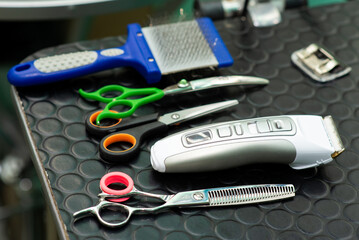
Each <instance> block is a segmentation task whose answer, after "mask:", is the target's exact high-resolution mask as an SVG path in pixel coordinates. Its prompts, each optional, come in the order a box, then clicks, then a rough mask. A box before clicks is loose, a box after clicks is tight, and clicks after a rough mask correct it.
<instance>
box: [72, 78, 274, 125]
mask: <svg viewBox="0 0 359 240" xmlns="http://www.w3.org/2000/svg"><path fill="white" fill-rule="evenodd" d="M268 83H269V81H268V80H267V79H264V78H259V77H250V76H221V77H210V78H203V79H199V80H193V81H190V82H189V81H186V80H185V79H183V80H181V81H180V82H179V83H178V84H175V85H172V86H169V87H167V88H165V89H163V90H161V89H158V88H154V87H152V88H127V87H124V86H120V85H108V86H105V87H102V88H100V89H98V90H97V91H94V92H85V91H84V90H82V89H79V93H80V95H81V96H82V97H84V98H87V99H92V100H96V101H100V102H104V103H107V105H106V107H105V108H104V110H103V111H102V112H100V113H98V114H97V116H96V124H97V125H100V121H101V120H102V119H105V118H112V119H120V118H126V117H129V116H131V115H132V114H133V113H134V112H135V111H136V109H137V108H139V107H140V106H143V105H145V104H148V103H150V102H154V101H157V100H159V99H161V98H163V97H164V96H167V95H176V94H182V93H187V92H193V91H200V90H204V89H210V88H216V87H224V86H233V85H253V86H255V85H265V84H268ZM114 91H116V92H120V93H121V94H120V95H119V96H117V97H105V96H103V95H105V94H106V93H108V92H114ZM136 96H137V97H140V96H143V97H141V98H137V99H129V98H130V97H136ZM119 105H122V106H127V107H129V109H128V110H126V111H123V112H118V111H111V109H113V108H114V107H115V106H119Z"/></svg>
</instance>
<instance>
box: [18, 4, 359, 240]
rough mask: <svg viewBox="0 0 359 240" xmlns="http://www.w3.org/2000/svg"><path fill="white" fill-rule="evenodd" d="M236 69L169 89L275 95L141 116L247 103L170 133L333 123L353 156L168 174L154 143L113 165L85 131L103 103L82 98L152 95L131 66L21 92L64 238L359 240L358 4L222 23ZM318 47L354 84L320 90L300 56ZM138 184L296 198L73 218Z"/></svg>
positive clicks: (169, 101) (214, 95)
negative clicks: (106, 194) (297, 120)
mask: <svg viewBox="0 0 359 240" xmlns="http://www.w3.org/2000/svg"><path fill="white" fill-rule="evenodd" d="M216 27H217V29H218V31H219V32H220V34H221V36H222V37H223V39H224V41H225V43H226V45H227V47H228V48H229V50H230V52H231V54H232V56H233V58H234V59H235V63H234V65H233V66H232V67H230V68H227V69H222V70H220V71H216V70H211V69H207V70H203V71H195V72H188V73H184V74H181V75H174V76H169V77H167V78H165V79H164V80H163V81H162V82H161V83H160V84H158V85H156V87H159V88H164V87H165V86H168V85H170V84H173V83H175V82H176V81H177V80H179V79H180V78H181V77H186V78H187V79H195V78H199V77H204V76H212V75H230V74H242V75H255V76H260V77H264V78H268V79H269V80H270V84H269V85H268V86H266V87H264V88H255V89H243V88H240V87H230V88H223V89H211V90H207V91H203V92H200V93H191V94H186V95H182V96H180V97H176V98H171V97H166V98H165V99H162V100H160V101H158V102H156V103H153V104H149V105H147V106H145V107H141V108H140V109H138V111H136V116H139V115H146V114H150V113H154V112H157V111H160V112H166V111H174V110H178V109H184V108H188V107H192V106H198V105H201V104H206V103H211V102H217V101H221V100H228V99H238V100H239V101H240V104H239V105H238V106H237V107H235V108H234V109H232V110H231V111H224V112H221V113H218V114H214V115H211V116H209V117H203V118H201V119H197V120H193V121H191V122H188V123H185V124H181V125H179V126H175V127H172V128H171V129H170V132H169V134H170V133H174V132H178V131H180V130H184V129H187V128H190V127H194V126H199V125H203V124H207V123H212V122H221V121H228V120H235V119H245V118H252V117H259V116H270V115H281V114H315V115H322V116H324V115H332V116H333V118H334V120H335V122H336V124H337V126H338V130H339V133H340V135H341V137H342V140H343V142H344V144H345V147H346V151H345V152H344V153H343V154H342V155H340V156H339V157H338V158H337V159H336V160H335V161H333V162H331V163H329V164H327V165H325V166H321V167H318V168H313V169H308V170H302V171H296V170H293V169H291V168H290V167H289V166H286V165H279V164H253V165H248V166H244V167H239V168H235V169H229V170H226V171H218V172H211V173H194V174H161V173H158V172H155V171H154V170H153V169H152V167H151V165H150V153H149V149H150V147H151V146H152V145H153V144H154V142H155V141H156V140H158V139H160V138H161V136H153V137H151V139H150V140H148V141H146V143H145V144H143V146H142V148H141V153H140V155H139V156H138V157H137V158H135V159H133V160H131V161H128V162H121V161H120V160H119V162H118V164H108V163H105V162H103V161H102V160H101V159H100V158H99V154H98V142H99V139H96V138H94V137H92V136H91V135H89V134H88V133H86V130H85V125H84V122H85V117H86V116H87V114H88V113H89V112H91V111H93V110H96V109H100V108H103V107H104V104H99V103H98V102H93V101H87V100H84V99H82V98H81V97H80V96H79V94H78V89H79V88H83V89H84V90H87V91H91V90H96V89H98V88H100V87H102V86H104V85H108V84H122V85H124V86H127V87H146V86H147V85H146V83H145V81H144V80H143V78H142V77H141V76H140V75H139V74H137V73H136V72H135V71H134V70H131V69H126V68H120V69H115V70H111V71H107V72H102V73H99V74H95V75H92V76H87V77H84V78H81V79H72V80H69V81H64V82H61V83H57V84H51V85H46V86H45V85H44V86H37V87H28V88H17V89H15V93H18V96H19V98H16V101H17V103H21V104H22V106H23V109H21V108H20V107H19V109H18V110H19V111H20V113H21V114H23V115H22V116H26V120H27V122H28V125H27V126H25V130H26V129H27V130H28V131H29V133H30V134H29V136H30V140H33V144H32V148H33V152H34V157H35V158H34V164H35V166H36V167H37V170H38V173H39V175H40V176H42V182H43V188H44V192H45V195H46V196H47V199H48V201H49V202H50V203H51V205H52V210H53V212H54V213H55V219H57V223H58V226H59V231H60V236H62V237H66V236H68V237H69V238H70V239H136V240H139V239H167V240H172V239H203V240H204V239H206V240H210V239H355V238H359V229H358V223H359V199H358V193H359V156H358V154H359V121H358V118H359V101H358V99H359V77H358V76H359V74H358V73H359V3H358V2H350V3H347V4H344V5H331V6H328V7H321V8H317V9H312V10H291V11H287V12H286V13H285V14H284V16H283V21H282V22H281V23H280V24H279V25H278V26H275V27H272V28H266V29H255V28H251V27H249V26H248V25H247V24H246V23H243V22H241V21H240V20H239V19H232V20H226V21H221V22H216ZM124 42H125V38H123V37H119V38H117V37H113V38H107V39H101V40H98V41H88V42H80V43H74V44H70V45H64V46H58V47H54V48H49V49H44V50H42V51H39V52H37V53H35V54H34V55H32V56H30V57H28V58H27V59H26V60H30V59H33V58H38V57H44V56H48V55H52V54H60V53H66V52H71V51H80V50H91V49H100V48H109V47H114V46H119V45H122V44H123V43H124ZM310 43H319V44H322V45H323V46H325V47H326V48H327V49H329V50H330V51H331V52H333V53H334V54H335V55H336V56H337V57H338V58H339V59H340V60H341V61H342V62H344V63H345V64H348V65H349V66H351V67H352V68H353V70H352V72H351V74H350V75H349V76H346V77H343V78H341V79H338V80H335V81H333V82H329V83H326V84H320V83H318V82H314V81H312V80H310V79H309V78H308V77H307V76H306V75H304V74H303V73H302V72H301V71H299V70H298V69H297V68H295V67H294V66H293V65H292V64H291V62H290V54H291V53H292V52H293V51H295V50H297V49H299V48H302V47H305V46H307V45H308V44H310ZM112 171H122V172H125V173H127V174H129V175H130V176H131V177H132V178H133V179H134V182H135V185H136V187H138V188H139V189H141V190H143V191H148V192H153V193H176V192H179V191H184V190H194V189H203V188H212V187H223V186H236V185H244V184H260V183H292V184H294V185H295V187H296V196H295V197H294V198H292V199H289V200H284V201H279V202H271V203H265V204H252V205H241V206H233V207H222V208H220V207H218V208H191V209H185V208H182V209H175V208H174V209H168V210H166V211H163V212H161V213H158V214H144V215H138V216H134V217H133V218H132V219H131V220H130V222H129V223H128V224H127V225H125V226H124V227H121V228H116V229H110V228H107V227H104V226H102V225H101V224H100V223H99V222H98V221H97V219H96V218H95V217H87V218H83V219H81V220H78V221H76V222H74V219H73V217H72V214H73V213H74V212H75V211H78V210H80V209H83V208H87V207H90V206H93V205H95V204H96V203H97V202H98V198H97V194H98V193H99V191H100V190H99V181H100V178H101V177H102V176H103V175H104V174H105V173H107V172H112Z"/></svg>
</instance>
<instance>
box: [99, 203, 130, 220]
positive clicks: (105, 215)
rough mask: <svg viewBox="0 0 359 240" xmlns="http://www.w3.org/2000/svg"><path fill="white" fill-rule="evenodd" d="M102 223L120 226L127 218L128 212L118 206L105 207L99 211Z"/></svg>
mask: <svg viewBox="0 0 359 240" xmlns="http://www.w3.org/2000/svg"><path fill="white" fill-rule="evenodd" d="M99 214H100V217H101V218H102V220H103V221H105V222H107V223H110V224H121V223H122V222H123V221H125V220H126V219H127V218H128V215H129V212H128V211H127V210H126V209H124V208H123V207H120V206H111V205H110V206H105V207H103V208H101V209H100V211H99Z"/></svg>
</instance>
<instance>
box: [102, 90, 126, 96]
mask: <svg viewBox="0 0 359 240" xmlns="http://www.w3.org/2000/svg"><path fill="white" fill-rule="evenodd" d="M122 94H123V92H121V91H116V90H111V91H106V92H103V93H101V94H100V95H101V97H105V98H116V97H119V96H121V95H122Z"/></svg>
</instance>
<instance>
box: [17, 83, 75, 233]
mask: <svg viewBox="0 0 359 240" xmlns="http://www.w3.org/2000/svg"><path fill="white" fill-rule="evenodd" d="M10 91H11V96H12V99H13V102H14V104H15V108H16V113H17V115H18V118H19V121H20V125H21V127H22V130H23V133H24V135H25V138H26V141H27V143H28V145H29V148H30V153H31V159H32V162H33V164H34V167H35V170H36V172H37V174H38V176H39V179H40V183H41V185H42V190H43V191H44V194H43V195H44V197H45V199H46V200H47V203H49V208H50V211H51V213H52V215H53V219H54V221H55V225H56V227H57V229H58V237H59V238H60V239H64V240H67V239H69V237H68V235H67V233H66V232H67V231H66V226H65V224H64V223H63V221H62V219H61V215H60V213H59V212H58V207H57V203H56V200H55V198H54V195H53V192H52V189H51V186H50V182H49V179H48V175H47V173H46V170H45V169H44V166H43V165H42V163H41V158H40V155H39V152H38V151H37V149H36V147H35V146H36V143H35V141H34V139H33V137H32V134H31V130H30V127H29V124H28V121H27V119H26V114H25V112H24V111H23V109H24V108H23V106H22V102H21V99H20V96H19V95H18V92H17V90H16V88H15V87H14V86H11V89H10Z"/></svg>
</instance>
